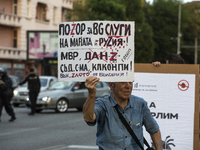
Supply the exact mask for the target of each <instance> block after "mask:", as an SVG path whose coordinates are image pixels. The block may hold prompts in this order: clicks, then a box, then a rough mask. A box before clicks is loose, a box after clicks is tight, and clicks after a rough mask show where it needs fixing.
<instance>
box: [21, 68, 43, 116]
mask: <svg viewBox="0 0 200 150" xmlns="http://www.w3.org/2000/svg"><path fill="white" fill-rule="evenodd" d="M26 82H28V89H29V101H30V103H31V112H30V113H29V115H34V114H35V107H36V101H37V96H38V94H39V92H40V87H41V83H40V79H39V77H38V75H36V74H35V72H34V69H32V68H31V69H30V71H29V75H28V76H27V77H26V78H25V80H23V81H22V82H20V83H19V84H18V85H22V84H24V83H26Z"/></svg>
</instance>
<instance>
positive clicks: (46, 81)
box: [12, 76, 58, 107]
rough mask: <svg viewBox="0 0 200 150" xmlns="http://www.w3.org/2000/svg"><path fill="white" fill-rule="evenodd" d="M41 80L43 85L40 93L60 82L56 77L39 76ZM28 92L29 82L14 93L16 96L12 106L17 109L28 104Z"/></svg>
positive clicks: (13, 98)
mask: <svg viewBox="0 0 200 150" xmlns="http://www.w3.org/2000/svg"><path fill="white" fill-rule="evenodd" d="M39 78H40V83H41V88H40V91H44V90H46V89H47V88H48V87H49V86H50V85H51V84H53V83H54V82H56V81H58V79H57V78H56V77H54V76H39ZM28 92H29V90H28V83H27V82H26V83H25V84H23V85H21V86H19V87H17V88H16V89H15V90H14V91H13V94H14V96H13V97H12V104H13V105H14V106H16V107H17V106H19V105H20V104H27V101H29V96H28Z"/></svg>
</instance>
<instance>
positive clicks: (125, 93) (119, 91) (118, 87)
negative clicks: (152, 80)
mask: <svg viewBox="0 0 200 150" xmlns="http://www.w3.org/2000/svg"><path fill="white" fill-rule="evenodd" d="M109 86H110V89H111V91H112V95H113V97H114V98H115V99H119V100H127V99H129V98H130V96H131V93H132V88H133V82H113V83H111V82H109Z"/></svg>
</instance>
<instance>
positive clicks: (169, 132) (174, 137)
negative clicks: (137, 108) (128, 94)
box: [132, 73, 195, 150]
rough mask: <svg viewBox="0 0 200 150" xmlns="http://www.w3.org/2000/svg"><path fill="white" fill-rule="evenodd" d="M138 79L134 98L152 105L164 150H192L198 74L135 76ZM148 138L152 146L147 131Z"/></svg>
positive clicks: (134, 83) (134, 87)
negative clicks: (137, 97)
mask: <svg viewBox="0 0 200 150" xmlns="http://www.w3.org/2000/svg"><path fill="white" fill-rule="evenodd" d="M134 76H135V81H134V82H133V91H132V94H133V95H136V96H139V97H142V98H144V100H145V101H147V102H148V106H149V109H150V111H151V113H152V116H153V117H154V118H155V119H156V121H157V123H158V124H159V126H160V131H161V136H162V144H163V150H172V149H173V150H183V149H187V150H192V149H193V136H194V105H195V74H162V73H135V74H134ZM144 136H145V138H146V139H147V141H148V143H151V142H152V141H151V139H150V136H149V134H148V133H147V132H146V130H145V129H144ZM150 145H151V144H150Z"/></svg>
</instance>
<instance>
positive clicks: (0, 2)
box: [0, 0, 73, 78]
mask: <svg viewBox="0 0 200 150" xmlns="http://www.w3.org/2000/svg"><path fill="white" fill-rule="evenodd" d="M72 9H73V0H48V1H47V0H0V67H3V68H6V69H7V71H8V74H11V75H16V76H18V77H20V78H24V77H25V76H26V74H27V71H28V70H29V68H31V67H35V68H36V69H37V71H38V74H39V75H41V74H42V70H43V68H42V60H40V59H36V60H29V59H27V50H28V48H27V42H28V41H27V31H29V30H42V31H52V30H53V31H56V30H58V24H59V23H60V22H66V21H68V12H69V11H70V10H72Z"/></svg>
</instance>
